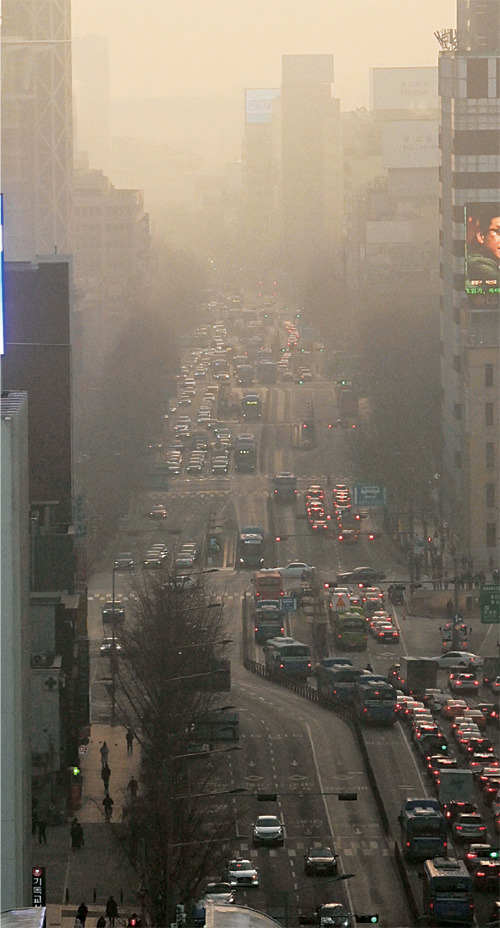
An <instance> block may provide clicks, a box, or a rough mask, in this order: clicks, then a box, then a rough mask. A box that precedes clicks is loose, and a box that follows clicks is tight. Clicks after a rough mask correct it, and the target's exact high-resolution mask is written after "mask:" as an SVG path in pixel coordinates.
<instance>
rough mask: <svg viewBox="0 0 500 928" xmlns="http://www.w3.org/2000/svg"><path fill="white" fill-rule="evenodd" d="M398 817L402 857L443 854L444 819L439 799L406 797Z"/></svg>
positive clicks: (445, 844)
mask: <svg viewBox="0 0 500 928" xmlns="http://www.w3.org/2000/svg"><path fill="white" fill-rule="evenodd" d="M398 818H399V824H400V826H401V848H402V851H403V854H404V856H405V857H408V858H411V859H413V860H427V858H428V857H429V858H430V857H445V856H446V853H447V846H448V842H447V836H446V819H445V817H444V815H443V813H442V812H441V806H440V804H439V800H438V799H428V798H426V797H424V798H423V799H407V800H406V802H405V803H404V805H403V808H402V809H401V812H400V813H399V816H398Z"/></svg>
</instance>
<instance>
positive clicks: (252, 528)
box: [236, 525, 265, 569]
mask: <svg viewBox="0 0 500 928" xmlns="http://www.w3.org/2000/svg"><path fill="white" fill-rule="evenodd" d="M264 548H265V542H264V529H263V528H261V527H260V525H244V526H242V527H241V529H240V532H239V535H238V551H237V556H236V564H237V566H238V567H253V568H254V569H255V568H256V567H261V566H262V564H263V563H264Z"/></svg>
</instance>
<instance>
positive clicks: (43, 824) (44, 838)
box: [37, 813, 47, 844]
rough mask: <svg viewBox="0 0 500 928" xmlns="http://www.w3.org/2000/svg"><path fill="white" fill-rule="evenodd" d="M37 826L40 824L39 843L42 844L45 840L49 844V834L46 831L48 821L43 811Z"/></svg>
mask: <svg viewBox="0 0 500 928" xmlns="http://www.w3.org/2000/svg"><path fill="white" fill-rule="evenodd" d="M37 826H38V843H39V844H42V842H43V844H47V834H46V831H45V829H46V827H47V822H46V821H45V816H44V815H43V814H42V813H40V815H39V816H38V820H37Z"/></svg>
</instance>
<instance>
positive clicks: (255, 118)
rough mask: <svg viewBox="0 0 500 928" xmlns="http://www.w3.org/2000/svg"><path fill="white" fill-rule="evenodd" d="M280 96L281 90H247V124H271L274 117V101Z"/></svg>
mask: <svg viewBox="0 0 500 928" xmlns="http://www.w3.org/2000/svg"><path fill="white" fill-rule="evenodd" d="M279 95H280V89H279V87H278V88H270V89H267V90H264V89H262V90H259V89H257V90H254V89H252V90H245V122H246V123H247V124H249V123H266V122H271V119H272V115H273V100H276V98H277V97H279Z"/></svg>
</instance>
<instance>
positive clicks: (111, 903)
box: [106, 896, 118, 928]
mask: <svg viewBox="0 0 500 928" xmlns="http://www.w3.org/2000/svg"><path fill="white" fill-rule="evenodd" d="M106 915H107V917H108V918H109V926H110V928H113V926H114V924H115V918H116V917H117V915H118V906H117V904H116V899H114V898H113V896H110V897H109V899H108V901H107V903H106Z"/></svg>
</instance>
